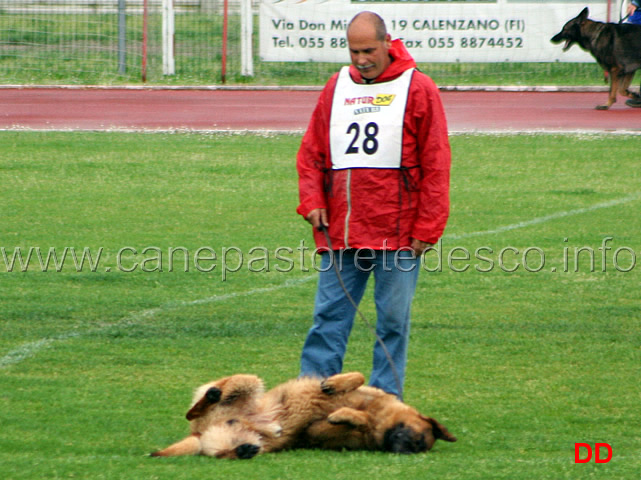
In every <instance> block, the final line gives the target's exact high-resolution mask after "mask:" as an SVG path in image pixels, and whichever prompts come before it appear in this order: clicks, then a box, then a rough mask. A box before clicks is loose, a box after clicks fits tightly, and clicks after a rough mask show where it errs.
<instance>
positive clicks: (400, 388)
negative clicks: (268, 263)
mask: <svg viewBox="0 0 641 480" xmlns="http://www.w3.org/2000/svg"><path fill="white" fill-rule="evenodd" d="M318 230H320V231H321V232H323V234H324V235H325V240H326V241H327V246H328V247H329V252H330V255H331V256H332V263H333V264H334V272H336V278H337V279H338V283H339V284H340V286H341V288H342V289H343V292H344V293H345V296H346V297H347V299H348V300H349V302H350V303H351V304H352V306H353V307H354V309H355V310H356V313H358V315H359V316H360V317H361V318H362V319H363V322H364V323H365V325H367V328H369V330H370V332H372V335H374V337H376V341H377V342H378V344H379V345H380V346H381V348H382V349H383V353H385V357H386V358H387V361H388V362H389V364H390V366H391V367H392V373H393V374H394V381H395V382H396V389H397V390H398V398H399V400H401V401H403V386H402V385H401V378H400V376H399V375H398V370H397V369H396V363H394V360H392V355H391V354H390V353H389V350H388V349H387V346H386V345H385V342H384V341H383V339H382V338H381V337H380V336H379V335H378V333H376V329H375V328H373V327H372V324H371V323H370V322H369V321H368V320H367V317H365V315H363V312H361V311H360V309H359V308H358V305H357V303H356V302H355V301H354V299H353V298H352V295H351V294H350V293H349V291H348V290H347V287H346V286H345V282H344V281H343V276H342V275H341V272H340V270H339V268H338V263H337V262H336V261H335V257H334V249H333V248H332V241H331V240H330V238H329V232H328V231H327V227H326V226H325V225H322V224H321V226H320V227H318Z"/></svg>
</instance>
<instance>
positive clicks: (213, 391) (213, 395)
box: [185, 387, 222, 421]
mask: <svg viewBox="0 0 641 480" xmlns="http://www.w3.org/2000/svg"><path fill="white" fill-rule="evenodd" d="M221 396H222V392H221V391H220V389H219V388H218V387H211V388H210V389H209V390H207V391H206V392H205V395H203V396H202V398H201V399H200V400H198V401H197V402H196V403H195V404H194V406H193V407H191V408H190V409H189V411H188V412H187V415H185V416H186V417H187V420H189V421H191V420H194V419H196V418H198V417H202V416H203V415H204V414H205V412H206V411H207V407H209V406H210V405H214V404H216V403H218V402H219V401H220V397H221Z"/></svg>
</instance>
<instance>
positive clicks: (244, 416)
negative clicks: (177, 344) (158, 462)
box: [151, 372, 365, 459]
mask: <svg viewBox="0 0 641 480" xmlns="http://www.w3.org/2000/svg"><path fill="white" fill-rule="evenodd" d="M364 381H365V378H364V377H363V375H362V374H361V373H357V372H353V373H345V374H339V375H334V376H332V377H329V378H327V379H325V380H320V379H316V378H299V379H295V380H290V381H289V382H286V383H284V384H282V385H279V386H277V387H275V388H273V389H272V390H270V391H268V392H267V393H263V383H262V381H261V380H260V379H259V378H258V377H255V376H253V375H234V376H231V377H226V378H223V379H221V380H217V381H214V382H210V383H207V384H205V385H203V386H201V387H199V388H198V389H197V390H196V393H195V395H194V400H193V402H192V406H191V408H190V409H189V411H188V412H187V420H189V421H190V428H191V434H190V435H189V436H188V437H186V438H184V439H183V440H181V441H179V442H177V443H175V444H173V445H170V446H169V447H167V448H165V449H163V450H160V451H157V452H154V453H152V454H151V455H152V456H155V457H169V456H176V455H197V454H202V455H209V456H214V457H218V458H243V459H244V458H252V457H253V456H254V455H256V454H257V453H259V452H274V451H278V450H282V449H286V448H294V447H296V446H298V444H299V443H300V437H301V436H302V435H303V434H304V431H305V429H306V428H307V427H308V426H309V425H310V424H312V423H314V422H316V421H319V420H322V419H325V418H327V415H328V414H329V413H331V412H333V411H334V410H335V409H336V408H337V406H338V405H342V403H341V400H342V397H343V396H344V395H345V394H347V393H348V392H352V391H354V390H356V389H357V388H358V387H360V386H361V385H363V383H364Z"/></svg>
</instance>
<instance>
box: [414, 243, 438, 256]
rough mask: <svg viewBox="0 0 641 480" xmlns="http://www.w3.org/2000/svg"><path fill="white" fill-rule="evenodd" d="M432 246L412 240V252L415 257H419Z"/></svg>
mask: <svg viewBox="0 0 641 480" xmlns="http://www.w3.org/2000/svg"><path fill="white" fill-rule="evenodd" d="M432 245H433V244H432V243H427V242H423V241H421V240H418V239H416V238H412V250H414V254H415V255H416V256H417V257H420V256H421V255H422V253H423V252H424V251H425V250H427V249H428V248H429V247H431V246H432Z"/></svg>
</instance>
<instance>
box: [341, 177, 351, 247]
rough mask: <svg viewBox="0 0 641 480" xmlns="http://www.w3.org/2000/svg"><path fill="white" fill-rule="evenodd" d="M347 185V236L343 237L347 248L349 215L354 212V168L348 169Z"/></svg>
mask: <svg viewBox="0 0 641 480" xmlns="http://www.w3.org/2000/svg"><path fill="white" fill-rule="evenodd" d="M346 181H347V185H346V186H345V191H346V195H347V213H346V214H345V238H344V239H343V242H344V243H345V248H349V242H348V239H349V217H350V215H351V214H352V192H351V184H352V169H351V168H350V169H348V170H347V180H346Z"/></svg>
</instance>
